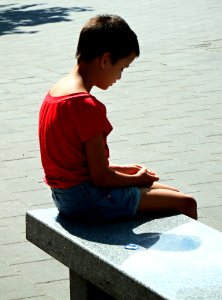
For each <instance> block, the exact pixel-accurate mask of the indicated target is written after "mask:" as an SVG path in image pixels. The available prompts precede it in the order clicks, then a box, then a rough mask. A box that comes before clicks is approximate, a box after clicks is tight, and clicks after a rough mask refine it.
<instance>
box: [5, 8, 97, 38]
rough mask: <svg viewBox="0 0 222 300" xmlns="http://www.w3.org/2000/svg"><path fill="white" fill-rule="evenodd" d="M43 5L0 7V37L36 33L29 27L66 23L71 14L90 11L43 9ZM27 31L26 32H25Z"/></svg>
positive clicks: (83, 9)
mask: <svg viewBox="0 0 222 300" xmlns="http://www.w3.org/2000/svg"><path fill="white" fill-rule="evenodd" d="M43 5H44V3H40V4H29V5H18V4H16V3H13V4H7V5H0V35H5V34H15V33H19V34H22V33H36V32H38V30H30V28H29V27H34V26H37V25H43V24H47V23H56V22H68V21H72V19H71V18H70V13H71V12H85V11H92V10H93V8H91V7H47V8H44V7H43ZM27 29H28V30H27Z"/></svg>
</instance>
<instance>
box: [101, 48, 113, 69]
mask: <svg viewBox="0 0 222 300" xmlns="http://www.w3.org/2000/svg"><path fill="white" fill-rule="evenodd" d="M110 62H111V55H110V53H109V52H106V53H104V54H103V55H102V56H101V57H100V66H101V68H102V69H104V68H105V67H106V65H107V63H110Z"/></svg>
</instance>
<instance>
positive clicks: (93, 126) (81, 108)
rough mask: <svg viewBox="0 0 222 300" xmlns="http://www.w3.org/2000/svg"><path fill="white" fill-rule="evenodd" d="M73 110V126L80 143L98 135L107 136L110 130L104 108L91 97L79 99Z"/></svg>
mask: <svg viewBox="0 0 222 300" xmlns="http://www.w3.org/2000/svg"><path fill="white" fill-rule="evenodd" d="M75 108H76V109H75V126H76V128H77V131H78V134H79V137H80V140H81V141H82V142H86V141H87V140H89V139H90V138H92V137H94V136H96V135H98V134H103V135H104V136H107V135H108V134H109V133H110V131H111V130H112V126H111V124H110V123H109V121H108V119H107V117H106V108H105V106H104V105H103V104H102V103H101V102H99V101H98V100H96V99H94V98H93V97H87V98H84V99H81V100H80V101H78V102H77V103H76V105H75Z"/></svg>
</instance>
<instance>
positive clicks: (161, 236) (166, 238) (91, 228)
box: [56, 214, 201, 252]
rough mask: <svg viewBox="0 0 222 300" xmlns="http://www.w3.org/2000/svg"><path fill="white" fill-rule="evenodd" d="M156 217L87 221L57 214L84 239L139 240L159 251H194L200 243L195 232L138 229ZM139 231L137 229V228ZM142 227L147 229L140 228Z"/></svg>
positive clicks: (69, 229) (125, 242) (114, 242)
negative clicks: (186, 233) (193, 234)
mask: <svg viewBox="0 0 222 300" xmlns="http://www.w3.org/2000/svg"><path fill="white" fill-rule="evenodd" d="M153 220H154V219H147V218H135V219H131V220H125V221H117V222H109V223H107V222H96V223H92V222H84V221H73V220H70V219H67V218H65V217H64V216H63V215H61V214H58V216H57V217H56V222H58V223H59V224H60V225H61V226H62V227H63V228H64V229H65V230H66V231H67V232H69V233H70V234H71V235H73V236H76V237H78V238H81V239H83V240H87V241H91V242H95V243H100V244H107V245H123V246H124V245H129V244H136V245H138V246H139V247H142V248H146V249H148V248H151V247H152V249H153V250H158V251H171V252H180V251H193V250H195V249H197V248H199V247H200V245H201V240H200V239H199V238H198V237H196V236H192V235H183V234H181V235H180V234H173V233H167V232H166V233H165V232H164V233H161V232H155V231H154V230H152V232H141V233H135V232H134V229H136V228H137V227H139V226H141V225H143V224H145V223H147V222H151V221H153ZM146 228H147V227H146ZM137 231H138V230H137ZM141 231H144V230H143V229H141Z"/></svg>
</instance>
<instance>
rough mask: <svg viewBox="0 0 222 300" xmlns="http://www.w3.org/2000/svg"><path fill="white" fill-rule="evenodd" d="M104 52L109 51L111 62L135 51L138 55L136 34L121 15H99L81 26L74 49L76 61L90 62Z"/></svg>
mask: <svg viewBox="0 0 222 300" xmlns="http://www.w3.org/2000/svg"><path fill="white" fill-rule="evenodd" d="M104 53H110V57H111V60H112V63H113V64H115V63H116V62H117V61H118V60H119V59H121V58H125V57H127V56H129V55H130V54H131V53H135V55H136V56H139V54H140V50H139V44H138V40H137V36H136V34H135V33H134V32H133V31H132V30H131V28H130V27H129V25H128V24H127V23H126V21H124V20H123V19H122V18H121V17H119V16H116V15H99V16H96V17H94V18H91V19H90V20H89V21H88V22H87V23H86V24H85V26H84V27H83V28H82V30H81V32H80V36H79V42H78V46H77V51H76V58H77V60H78V62H79V61H80V60H83V61H85V62H90V61H92V60H93V59H95V58H96V57H99V56H102V55H103V54H104Z"/></svg>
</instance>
